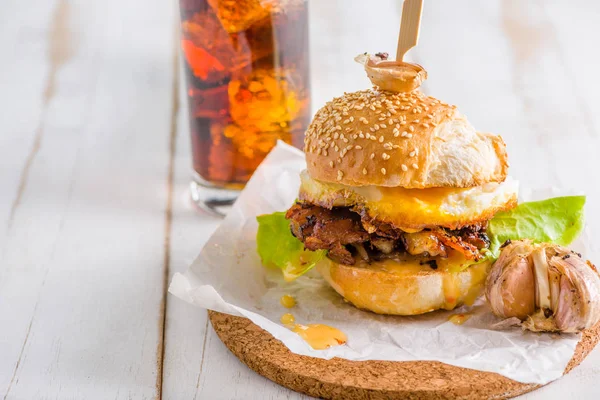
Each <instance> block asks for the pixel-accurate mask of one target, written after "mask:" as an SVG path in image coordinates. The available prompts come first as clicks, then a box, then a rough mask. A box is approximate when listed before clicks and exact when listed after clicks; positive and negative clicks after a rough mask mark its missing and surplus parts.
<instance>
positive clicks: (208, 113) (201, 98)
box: [187, 84, 229, 118]
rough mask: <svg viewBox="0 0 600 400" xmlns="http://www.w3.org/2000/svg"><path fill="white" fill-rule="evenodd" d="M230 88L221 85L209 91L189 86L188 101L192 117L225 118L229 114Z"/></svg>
mask: <svg viewBox="0 0 600 400" xmlns="http://www.w3.org/2000/svg"><path fill="white" fill-rule="evenodd" d="M227 88H228V86H227V85H226V84H225V85H221V86H216V87H213V88H209V89H197V88H194V87H192V85H188V90H187V94H188V99H189V107H190V110H191V111H192V112H191V115H193V116H194V117H195V118H223V117H226V116H227V114H228V112H229V97H228V93H227Z"/></svg>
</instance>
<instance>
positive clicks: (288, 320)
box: [280, 313, 296, 326]
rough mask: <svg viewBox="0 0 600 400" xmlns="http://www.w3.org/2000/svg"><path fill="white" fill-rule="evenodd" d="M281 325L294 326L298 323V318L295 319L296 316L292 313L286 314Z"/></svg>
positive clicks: (282, 317)
mask: <svg viewBox="0 0 600 400" xmlns="http://www.w3.org/2000/svg"><path fill="white" fill-rule="evenodd" d="M280 321H281V323H282V324H284V325H286V326H287V325H293V324H294V322H296V318H294V316H293V315H292V314H290V313H285V314H283V315H282V316H281V319H280Z"/></svg>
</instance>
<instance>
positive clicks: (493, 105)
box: [0, 0, 600, 399]
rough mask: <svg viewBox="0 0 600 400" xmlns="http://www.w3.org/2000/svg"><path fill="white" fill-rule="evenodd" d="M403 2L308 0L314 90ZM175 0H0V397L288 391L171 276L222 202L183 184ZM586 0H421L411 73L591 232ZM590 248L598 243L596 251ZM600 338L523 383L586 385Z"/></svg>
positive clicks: (378, 33)
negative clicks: (560, 198)
mask: <svg viewBox="0 0 600 400" xmlns="http://www.w3.org/2000/svg"><path fill="white" fill-rule="evenodd" d="M399 15H400V1H398V0H396V1H391V0H386V1H383V0H380V1H377V2H365V1H360V0H353V1H349V0H346V1H342V0H337V1H331V0H330V1H313V2H312V4H311V11H310V18H311V40H312V50H311V51H312V59H311V65H312V77H313V82H312V87H313V96H314V97H313V99H314V107H315V108H316V107H318V106H319V105H320V104H322V103H323V102H324V101H325V100H326V99H329V98H330V97H332V96H334V95H339V94H341V93H342V92H343V91H351V90H357V89H360V88H365V87H368V81H367V80H366V78H365V76H364V72H363V71H362V69H361V68H360V66H358V65H355V64H354V63H353V62H352V57H353V56H354V55H355V54H357V53H359V52H364V51H370V52H374V51H390V52H391V53H393V50H394V49H395V41H396V39H397V33H398V23H399ZM177 18H178V9H177V4H176V2H175V1H160V0H154V1H148V0H144V1H142V0H129V1H126V2H125V1H118V0H107V1H102V2H90V1H84V0H34V1H30V2H19V1H17V0H4V1H2V2H0V188H1V189H0V399H2V398H3V399H46V398H47V399H107V398H116V399H130V398H131V399H150V398H164V399H192V398H195V399H284V398H285V399H288V398H293V399H298V398H305V396H302V395H299V394H297V393H294V392H291V391H289V390H287V389H284V388H282V387H279V386H277V385H276V384H274V383H272V382H270V381H267V380H266V379H263V378H262V377H260V376H258V375H256V374H255V373H254V372H252V371H250V370H249V369H247V368H246V367H244V366H243V365H242V364H241V363H240V362H239V361H238V360H237V359H236V358H235V357H233V356H232V355H231V354H229V352H228V351H227V350H226V348H225V347H224V346H223V345H222V344H221V342H220V341H219V340H218V338H217V337H216V336H215V334H214V332H213V330H212V328H211V327H210V326H209V324H208V322H207V318H206V313H205V312H204V311H201V310H197V309H194V308H192V307H191V306H188V305H187V304H184V303H182V302H180V301H178V300H177V299H175V298H173V297H170V296H169V295H167V293H166V288H167V284H168V281H169V278H170V276H171V275H172V274H173V273H174V272H176V271H182V270H183V269H185V268H186V267H187V265H188V264H189V263H190V262H191V261H192V260H193V258H194V256H195V255H196V254H197V253H198V252H199V250H200V248H201V247H202V245H203V243H204V242H205V241H206V240H207V238H208V237H209V236H210V234H211V233H212V232H213V230H214V229H215V227H216V226H217V225H218V224H219V222H220V221H219V220H218V219H216V218H214V217H211V216H209V215H206V214H203V213H201V212H198V211H196V210H195V209H194V208H193V207H192V206H191V204H190V201H189V200H188V194H187V183H188V172H189V169H190V165H191V162H190V150H189V137H188V129H187V119H186V110H185V102H183V101H182V99H183V98H182V97H181V96H180V92H179V89H180V86H181V85H182V82H181V80H182V79H181V73H180V71H179V66H178V58H177V54H178V43H177V41H176V32H177V28H178V25H177ZM599 20H600V3H598V2H593V1H583V0H579V1H572V2H566V1H559V0H551V1H544V2H542V1H541V0H540V1H535V2H534V1H519V0H505V1H500V0H496V1H486V2H474V1H467V0H462V1H453V2H449V1H433V0H430V1H428V2H427V4H426V7H425V10H424V16H423V28H422V33H421V42H420V45H419V47H418V48H417V49H415V50H414V51H412V53H411V54H410V56H411V57H412V58H413V59H414V60H416V61H417V62H419V63H421V64H423V65H424V66H425V67H426V68H427V70H428V71H429V76H430V79H429V80H428V81H427V82H426V84H425V85H424V89H425V90H426V91H427V92H428V93H431V94H433V95H435V96H436V97H439V98H441V99H444V100H446V101H448V102H452V103H455V104H458V105H459V106H460V109H461V110H462V111H463V112H464V113H466V114H467V115H468V116H469V118H470V119H471V121H472V122H473V123H474V125H475V126H476V127H477V128H478V129H479V130H483V131H493V132H497V133H501V134H503V136H504V138H505V140H506V142H507V143H508V148H509V153H510V158H511V164H512V169H511V174H512V175H513V176H515V177H516V178H517V179H519V180H520V181H521V182H522V186H523V187H543V186H548V185H555V186H558V187H563V188H569V189H575V190H585V191H586V192H587V194H588V207H587V212H588V222H589V223H590V224H591V225H592V226H595V227H597V228H596V230H597V231H600V206H598V204H599V201H600V180H599V179H598V176H597V173H598V165H599V158H598V154H599V151H600V137H599V136H600V90H599V84H600V78H599V73H598V70H599V69H600V52H599V51H598V49H597V47H598V39H600V25H599V24H598V21H599ZM597 262H600V261H597ZM599 380H600V349H598V350H596V351H594V352H593V354H591V355H590V356H589V357H588V359H586V360H585V361H584V362H583V363H582V365H581V366H580V367H578V368H576V369H575V370H574V371H573V372H572V373H571V374H570V375H568V376H567V377H565V378H563V379H561V380H560V381H558V382H555V383H553V384H551V385H549V386H547V387H546V388H543V389H541V390H539V391H537V392H535V393H532V394H529V395H527V396H524V397H523V398H527V399H542V398H544V399H547V398H556V399H565V398H589V399H592V398H599V396H600V385H599V384H598V381H599Z"/></svg>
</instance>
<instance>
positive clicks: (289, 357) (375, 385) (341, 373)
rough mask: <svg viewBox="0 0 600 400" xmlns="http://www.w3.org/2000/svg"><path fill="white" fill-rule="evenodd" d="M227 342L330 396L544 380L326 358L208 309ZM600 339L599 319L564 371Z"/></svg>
mask: <svg viewBox="0 0 600 400" xmlns="http://www.w3.org/2000/svg"><path fill="white" fill-rule="evenodd" d="M209 317H210V321H211V323H212V325H213V327H214V329H215V331H216V333H217V335H218V336H219V338H220V339H221V340H222V341H223V343H225V345H226V346H227V347H228V348H229V350H231V352H232V353H233V354H234V355H235V356H236V357H238V358H239V359H240V360H241V361H242V362H243V363H244V364H246V365H247V366H248V367H250V368H251V369H253V370H254V371H256V372H258V373H259V374H260V375H262V376H264V377H266V378H268V379H270V380H272V381H274V382H276V383H278V384H280V385H282V386H285V387H287V388H290V389H292V390H295V391H297V392H301V393H305V394H308V395H311V396H314V397H321V398H325V399H344V400H355V399H406V398H410V399H506V398H510V397H514V396H518V395H520V394H523V393H526V392H530V391H532V390H534V389H537V388H538V387H540V386H541V385H535V384H526V383H519V382H515V381H513V380H511V379H508V378H505V377H503V376H501V375H498V374H495V373H491V372H481V371H476V370H472V369H466V368H460V367H455V366H452V365H448V364H443V363H440V362H435V361H407V362H392V361H349V360H343V359H339V358H334V359H332V360H322V359H319V358H313V357H307V356H300V355H298V354H294V353H292V352H290V351H289V350H288V349H287V347H285V346H284V345H283V343H281V342H280V341H279V340H277V339H275V338H274V337H273V336H272V335H271V334H270V333H268V332H266V331H265V330H263V329H261V328H260V327H258V326H257V325H255V324H253V323H252V322H251V321H250V320H248V319H246V318H242V317H235V316H232V315H227V314H222V313H218V312H214V311H209ZM599 339H600V324H598V325H596V326H595V327H593V328H592V329H589V330H587V331H585V332H584V333H583V337H582V340H581V341H580V342H579V344H578V345H577V349H576V350H575V355H574V356H573V358H572V359H571V361H570V362H569V364H568V365H567V368H566V369H565V373H567V372H569V371H570V370H571V369H573V368H574V367H575V366H577V365H578V364H579V363H580V362H581V361H582V360H583V359H584V358H585V357H586V356H587V355H588V353H589V352H590V351H591V350H592V349H593V348H594V346H595V345H596V344H597V343H598V340H599Z"/></svg>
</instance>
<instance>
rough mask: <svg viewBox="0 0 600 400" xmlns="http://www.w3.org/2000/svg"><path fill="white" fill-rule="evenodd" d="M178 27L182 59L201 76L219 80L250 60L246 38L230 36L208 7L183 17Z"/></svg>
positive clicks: (248, 63) (214, 80)
mask: <svg viewBox="0 0 600 400" xmlns="http://www.w3.org/2000/svg"><path fill="white" fill-rule="evenodd" d="M181 31H182V38H181V47H182V49H183V52H184V56H185V59H186V61H187V63H188V65H189V67H190V69H191V70H192V72H193V73H194V75H195V76H197V77H198V78H200V79H202V80H207V81H211V82H219V81H222V80H223V79H225V78H226V77H228V76H229V75H230V74H231V71H233V70H241V69H243V68H244V67H247V66H249V65H250V63H251V61H252V57H251V54H250V52H249V48H248V44H247V42H246V41H245V40H243V41H241V42H240V41H239V40H237V38H236V37H232V36H230V35H229V34H228V33H227V31H225V29H223V26H222V25H221V23H220V22H219V20H218V19H217V17H216V15H215V14H214V12H213V10H212V9H210V8H209V9H207V10H206V11H204V12H199V13H195V14H194V15H193V16H192V17H190V18H188V19H187V20H184V21H183V22H182V23H181Z"/></svg>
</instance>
